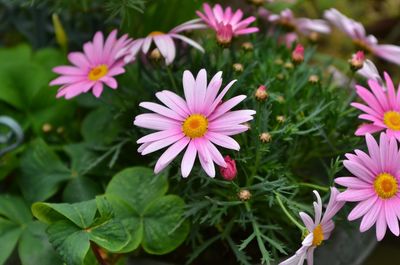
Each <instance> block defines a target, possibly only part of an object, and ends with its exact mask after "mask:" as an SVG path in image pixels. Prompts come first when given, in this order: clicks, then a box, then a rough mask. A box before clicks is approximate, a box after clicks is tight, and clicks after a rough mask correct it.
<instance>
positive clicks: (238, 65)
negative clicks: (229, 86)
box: [232, 63, 243, 73]
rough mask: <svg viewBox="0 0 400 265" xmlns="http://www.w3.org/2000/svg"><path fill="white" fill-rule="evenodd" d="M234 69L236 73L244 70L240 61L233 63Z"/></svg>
mask: <svg viewBox="0 0 400 265" xmlns="http://www.w3.org/2000/svg"><path fill="white" fill-rule="evenodd" d="M232 68H233V71H235V72H236V73H241V72H243V65H242V64H240V63H234V64H233V65H232Z"/></svg>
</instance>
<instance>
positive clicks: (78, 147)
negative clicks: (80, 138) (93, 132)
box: [64, 143, 96, 176]
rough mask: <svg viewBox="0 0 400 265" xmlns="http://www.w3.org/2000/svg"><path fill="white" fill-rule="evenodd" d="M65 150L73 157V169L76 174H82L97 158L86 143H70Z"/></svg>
mask: <svg viewBox="0 0 400 265" xmlns="http://www.w3.org/2000/svg"><path fill="white" fill-rule="evenodd" d="M64 150H65V152H66V153H67V154H68V156H69V157H70V158H71V171H72V172H74V174H73V175H74V176H79V175H81V173H83V172H84V171H86V169H87V167H88V165H90V164H92V163H93V161H94V160H96V156H95V155H94V154H93V152H91V151H90V150H89V149H88V146H87V145H86V144H85V143H79V144H70V145H67V146H65V147H64Z"/></svg>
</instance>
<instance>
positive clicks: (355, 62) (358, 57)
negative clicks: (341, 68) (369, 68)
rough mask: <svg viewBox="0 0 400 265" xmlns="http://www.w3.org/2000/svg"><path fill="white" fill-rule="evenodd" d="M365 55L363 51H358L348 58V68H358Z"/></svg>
mask: <svg viewBox="0 0 400 265" xmlns="http://www.w3.org/2000/svg"><path fill="white" fill-rule="evenodd" d="M364 61H365V55H364V52H363V51H358V52H356V53H355V54H353V56H352V57H351V59H350V60H349V64H350V68H351V70H353V71H357V70H360V69H361V68H363V66H364Z"/></svg>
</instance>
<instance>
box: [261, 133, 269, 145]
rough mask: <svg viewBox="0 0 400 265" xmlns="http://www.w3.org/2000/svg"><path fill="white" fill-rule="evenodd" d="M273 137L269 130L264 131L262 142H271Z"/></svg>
mask: <svg viewBox="0 0 400 265" xmlns="http://www.w3.org/2000/svg"><path fill="white" fill-rule="evenodd" d="M271 139H272V136H271V134H270V133H268V132H263V133H262V134H260V141H261V142H262V143H269V142H271Z"/></svg>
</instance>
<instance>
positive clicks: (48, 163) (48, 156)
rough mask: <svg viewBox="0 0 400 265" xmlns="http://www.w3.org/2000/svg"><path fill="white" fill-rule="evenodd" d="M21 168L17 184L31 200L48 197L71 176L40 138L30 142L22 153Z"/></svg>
mask: <svg viewBox="0 0 400 265" xmlns="http://www.w3.org/2000/svg"><path fill="white" fill-rule="evenodd" d="M21 169H22V174H21V176H20V179H19V185H20V187H21V190H22V193H23V194H24V197H25V198H26V199H27V200H28V201H31V202H33V201H41V200H45V199H48V198H50V197H51V196H52V195H54V194H55V193H56V192H57V191H58V189H59V185H60V184H61V183H62V182H63V181H65V180H68V179H70V178H71V173H70V170H69V169H68V168H67V167H66V166H64V164H63V163H62V162H61V161H60V159H59V158H58V156H57V155H56V154H55V153H54V152H53V151H52V150H51V149H50V147H49V146H47V144H46V143H45V142H44V141H43V140H41V139H37V140H35V141H34V142H32V144H31V145H30V148H29V149H28V150H27V151H26V153H25V154H24V155H23V157H22V158H21Z"/></svg>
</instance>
